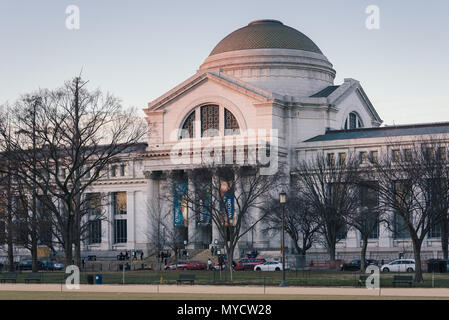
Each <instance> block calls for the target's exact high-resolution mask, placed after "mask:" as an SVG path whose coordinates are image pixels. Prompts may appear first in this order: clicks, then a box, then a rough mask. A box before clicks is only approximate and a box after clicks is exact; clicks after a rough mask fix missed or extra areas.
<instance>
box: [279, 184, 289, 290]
mask: <svg viewBox="0 0 449 320" xmlns="http://www.w3.org/2000/svg"><path fill="white" fill-rule="evenodd" d="M279 202H280V204H281V210H282V234H281V237H282V244H281V251H282V282H281V283H280V285H279V286H280V287H286V286H287V283H286V282H285V202H287V195H286V194H285V192H281V193H280V194H279Z"/></svg>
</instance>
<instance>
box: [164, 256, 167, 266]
mask: <svg viewBox="0 0 449 320" xmlns="http://www.w3.org/2000/svg"><path fill="white" fill-rule="evenodd" d="M164 265H167V257H165V259H164Z"/></svg>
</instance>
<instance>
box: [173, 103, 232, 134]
mask: <svg viewBox="0 0 449 320" xmlns="http://www.w3.org/2000/svg"><path fill="white" fill-rule="evenodd" d="M196 113H198V114H196ZM195 115H196V116H195ZM197 117H199V118H200V121H201V126H200V128H201V132H196V133H195V130H196V129H195V120H196V118H197ZM221 119H223V120H221ZM220 121H224V123H220ZM181 129H182V131H181V135H180V137H179V139H186V138H195V137H196V136H201V137H213V136H217V135H220V134H221V135H225V136H230V135H236V134H239V133H240V127H239V124H238V122H237V119H236V118H235V116H234V115H233V114H232V112H231V111H229V110H228V109H226V108H223V107H220V106H219V105H216V104H208V105H203V106H201V107H199V108H196V109H195V110H193V111H191V113H190V114H189V116H188V117H187V118H186V120H185V121H184V123H183V125H182V127H181ZM223 130H224V132H223Z"/></svg>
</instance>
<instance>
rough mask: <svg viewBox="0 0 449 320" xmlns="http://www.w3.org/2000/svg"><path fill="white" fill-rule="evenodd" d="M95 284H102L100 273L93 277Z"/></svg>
mask: <svg viewBox="0 0 449 320" xmlns="http://www.w3.org/2000/svg"><path fill="white" fill-rule="evenodd" d="M95 284H103V275H102V274H101V273H97V274H96V275H95Z"/></svg>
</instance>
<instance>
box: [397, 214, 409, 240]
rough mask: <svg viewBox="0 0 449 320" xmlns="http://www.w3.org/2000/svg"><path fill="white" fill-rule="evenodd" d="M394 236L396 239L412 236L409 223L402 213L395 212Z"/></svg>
mask: <svg viewBox="0 0 449 320" xmlns="http://www.w3.org/2000/svg"><path fill="white" fill-rule="evenodd" d="M393 219H394V221H393V222H394V224H393V236H394V238H395V239H405V238H410V232H409V230H408V227H407V224H406V223H405V220H404V219H403V218H402V216H401V215H399V214H397V213H393Z"/></svg>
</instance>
